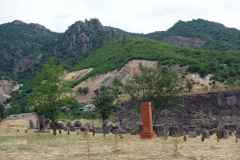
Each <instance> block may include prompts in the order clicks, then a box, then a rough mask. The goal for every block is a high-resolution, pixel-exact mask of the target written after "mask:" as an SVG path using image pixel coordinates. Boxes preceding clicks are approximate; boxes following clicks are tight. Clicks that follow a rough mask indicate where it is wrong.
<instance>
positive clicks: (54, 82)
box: [29, 58, 72, 135]
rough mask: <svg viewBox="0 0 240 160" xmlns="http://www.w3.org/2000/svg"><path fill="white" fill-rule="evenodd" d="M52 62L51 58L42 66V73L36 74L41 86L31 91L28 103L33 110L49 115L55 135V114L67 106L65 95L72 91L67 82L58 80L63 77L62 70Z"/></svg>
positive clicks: (67, 98)
mask: <svg viewBox="0 0 240 160" xmlns="http://www.w3.org/2000/svg"><path fill="white" fill-rule="evenodd" d="M53 61H54V58H51V59H50V60H49V61H48V62H47V63H46V64H44V65H43V69H42V72H37V77H38V79H39V81H40V82H41V85H39V86H36V87H35V88H34V89H33V93H34V94H33V95H32V96H30V98H29V102H30V104H35V108H37V109H39V110H42V111H44V112H45V114H49V115H50V117H51V121H52V122H53V124H54V127H53V128H54V129H53V130H54V132H53V134H54V135H56V126H55V118H56V116H55V113H56V111H57V110H59V109H60V108H61V107H62V106H66V105H67V101H68V100H69V97H68V96H67V93H71V92H72V90H71V88H69V87H68V86H69V82H68V81H66V80H62V79H60V77H61V76H63V68H62V67H61V66H53V65H52V64H51V62H53Z"/></svg>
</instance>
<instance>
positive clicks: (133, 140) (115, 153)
mask: <svg viewBox="0 0 240 160" xmlns="http://www.w3.org/2000/svg"><path fill="white" fill-rule="evenodd" d="M32 119H33V118H32ZM28 126H29V118H25V119H16V120H5V121H3V122H1V123H0V159H1V160H5V159H6V160H8V159H13V160H18V159H19V160H23V159H29V160H30V159H31V160H33V159H34V160H35V159H44V160H47V159H58V160H61V159H71V160H75V159H89V155H90V159H94V160H102V159H109V160H114V159H117V160H120V159H121V160H131V159H134V160H135V159H142V160H144V159H147V160H148V159H184V160H186V159H191V160H197V159H199V160H201V159H204V160H205V159H209V160H214V159H216V160H231V159H234V160H238V159H240V139H239V140H238V141H239V142H236V139H235V137H231V138H230V139H228V140H224V139H221V140H219V141H217V139H216V135H213V136H212V137H211V138H209V139H205V141H204V142H202V141H201V137H200V136H199V137H197V138H194V139H190V138H189V139H187V141H186V142H184V141H183V137H180V138H172V137H168V138H167V139H166V140H164V138H156V139H151V140H150V139H148V140H142V139H140V138H139V135H136V136H135V135H134V136H133V135H129V134H127V135H123V138H122V139H121V138H119V136H117V137H118V143H117V147H116V138H115V135H113V134H108V135H106V136H105V137H103V134H96V135H95V137H93V135H92V133H90V132H89V133H88V137H89V138H88V139H87V138H86V136H85V137H84V133H80V134H79V135H77V132H70V135H68V134H67V132H65V131H62V134H61V135H60V134H59V133H58V135H57V136H53V135H52V131H50V133H42V134H38V133H34V131H35V130H28V132H27V133H25V130H26V129H27V128H28ZM17 130H19V132H17ZM87 141H88V142H89V154H88V145H87ZM176 146H177V147H176ZM176 149H178V151H177V150H176ZM174 150H175V152H174Z"/></svg>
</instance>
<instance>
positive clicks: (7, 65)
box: [0, 20, 61, 79]
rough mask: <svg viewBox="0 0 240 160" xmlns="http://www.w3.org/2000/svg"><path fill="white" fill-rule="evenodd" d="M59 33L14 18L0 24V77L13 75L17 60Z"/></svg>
mask: <svg viewBox="0 0 240 160" xmlns="http://www.w3.org/2000/svg"><path fill="white" fill-rule="evenodd" d="M58 35H61V34H60V33H55V32H52V31H50V30H49V29H46V28H45V27H44V26H42V25H39V24H35V23H30V24H27V23H24V22H22V21H19V20H15V21H13V22H11V23H5V24H2V25H0V79H2V76H4V77H5V79H6V78H7V79H8V78H9V77H8V76H13V75H14V74H13V72H14V68H15V65H16V63H18V61H19V60H20V59H22V58H24V57H26V56H28V55H30V54H32V53H34V52H35V51H36V50H39V49H40V48H41V47H42V46H44V45H45V44H46V43H47V42H48V41H49V40H52V39H54V38H55V37H56V36H58Z"/></svg>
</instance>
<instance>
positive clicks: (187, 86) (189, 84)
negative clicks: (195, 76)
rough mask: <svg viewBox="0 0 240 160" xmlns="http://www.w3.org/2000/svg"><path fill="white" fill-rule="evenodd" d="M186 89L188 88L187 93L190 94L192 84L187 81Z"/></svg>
mask: <svg viewBox="0 0 240 160" xmlns="http://www.w3.org/2000/svg"><path fill="white" fill-rule="evenodd" d="M186 88H188V91H189V92H190V91H191V89H192V88H193V84H192V83H191V82H190V81H189V80H187V83H186Z"/></svg>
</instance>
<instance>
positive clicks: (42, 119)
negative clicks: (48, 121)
mask: <svg viewBox="0 0 240 160" xmlns="http://www.w3.org/2000/svg"><path fill="white" fill-rule="evenodd" d="M38 117H39V126H40V131H45V117H44V115H39V116H38Z"/></svg>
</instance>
